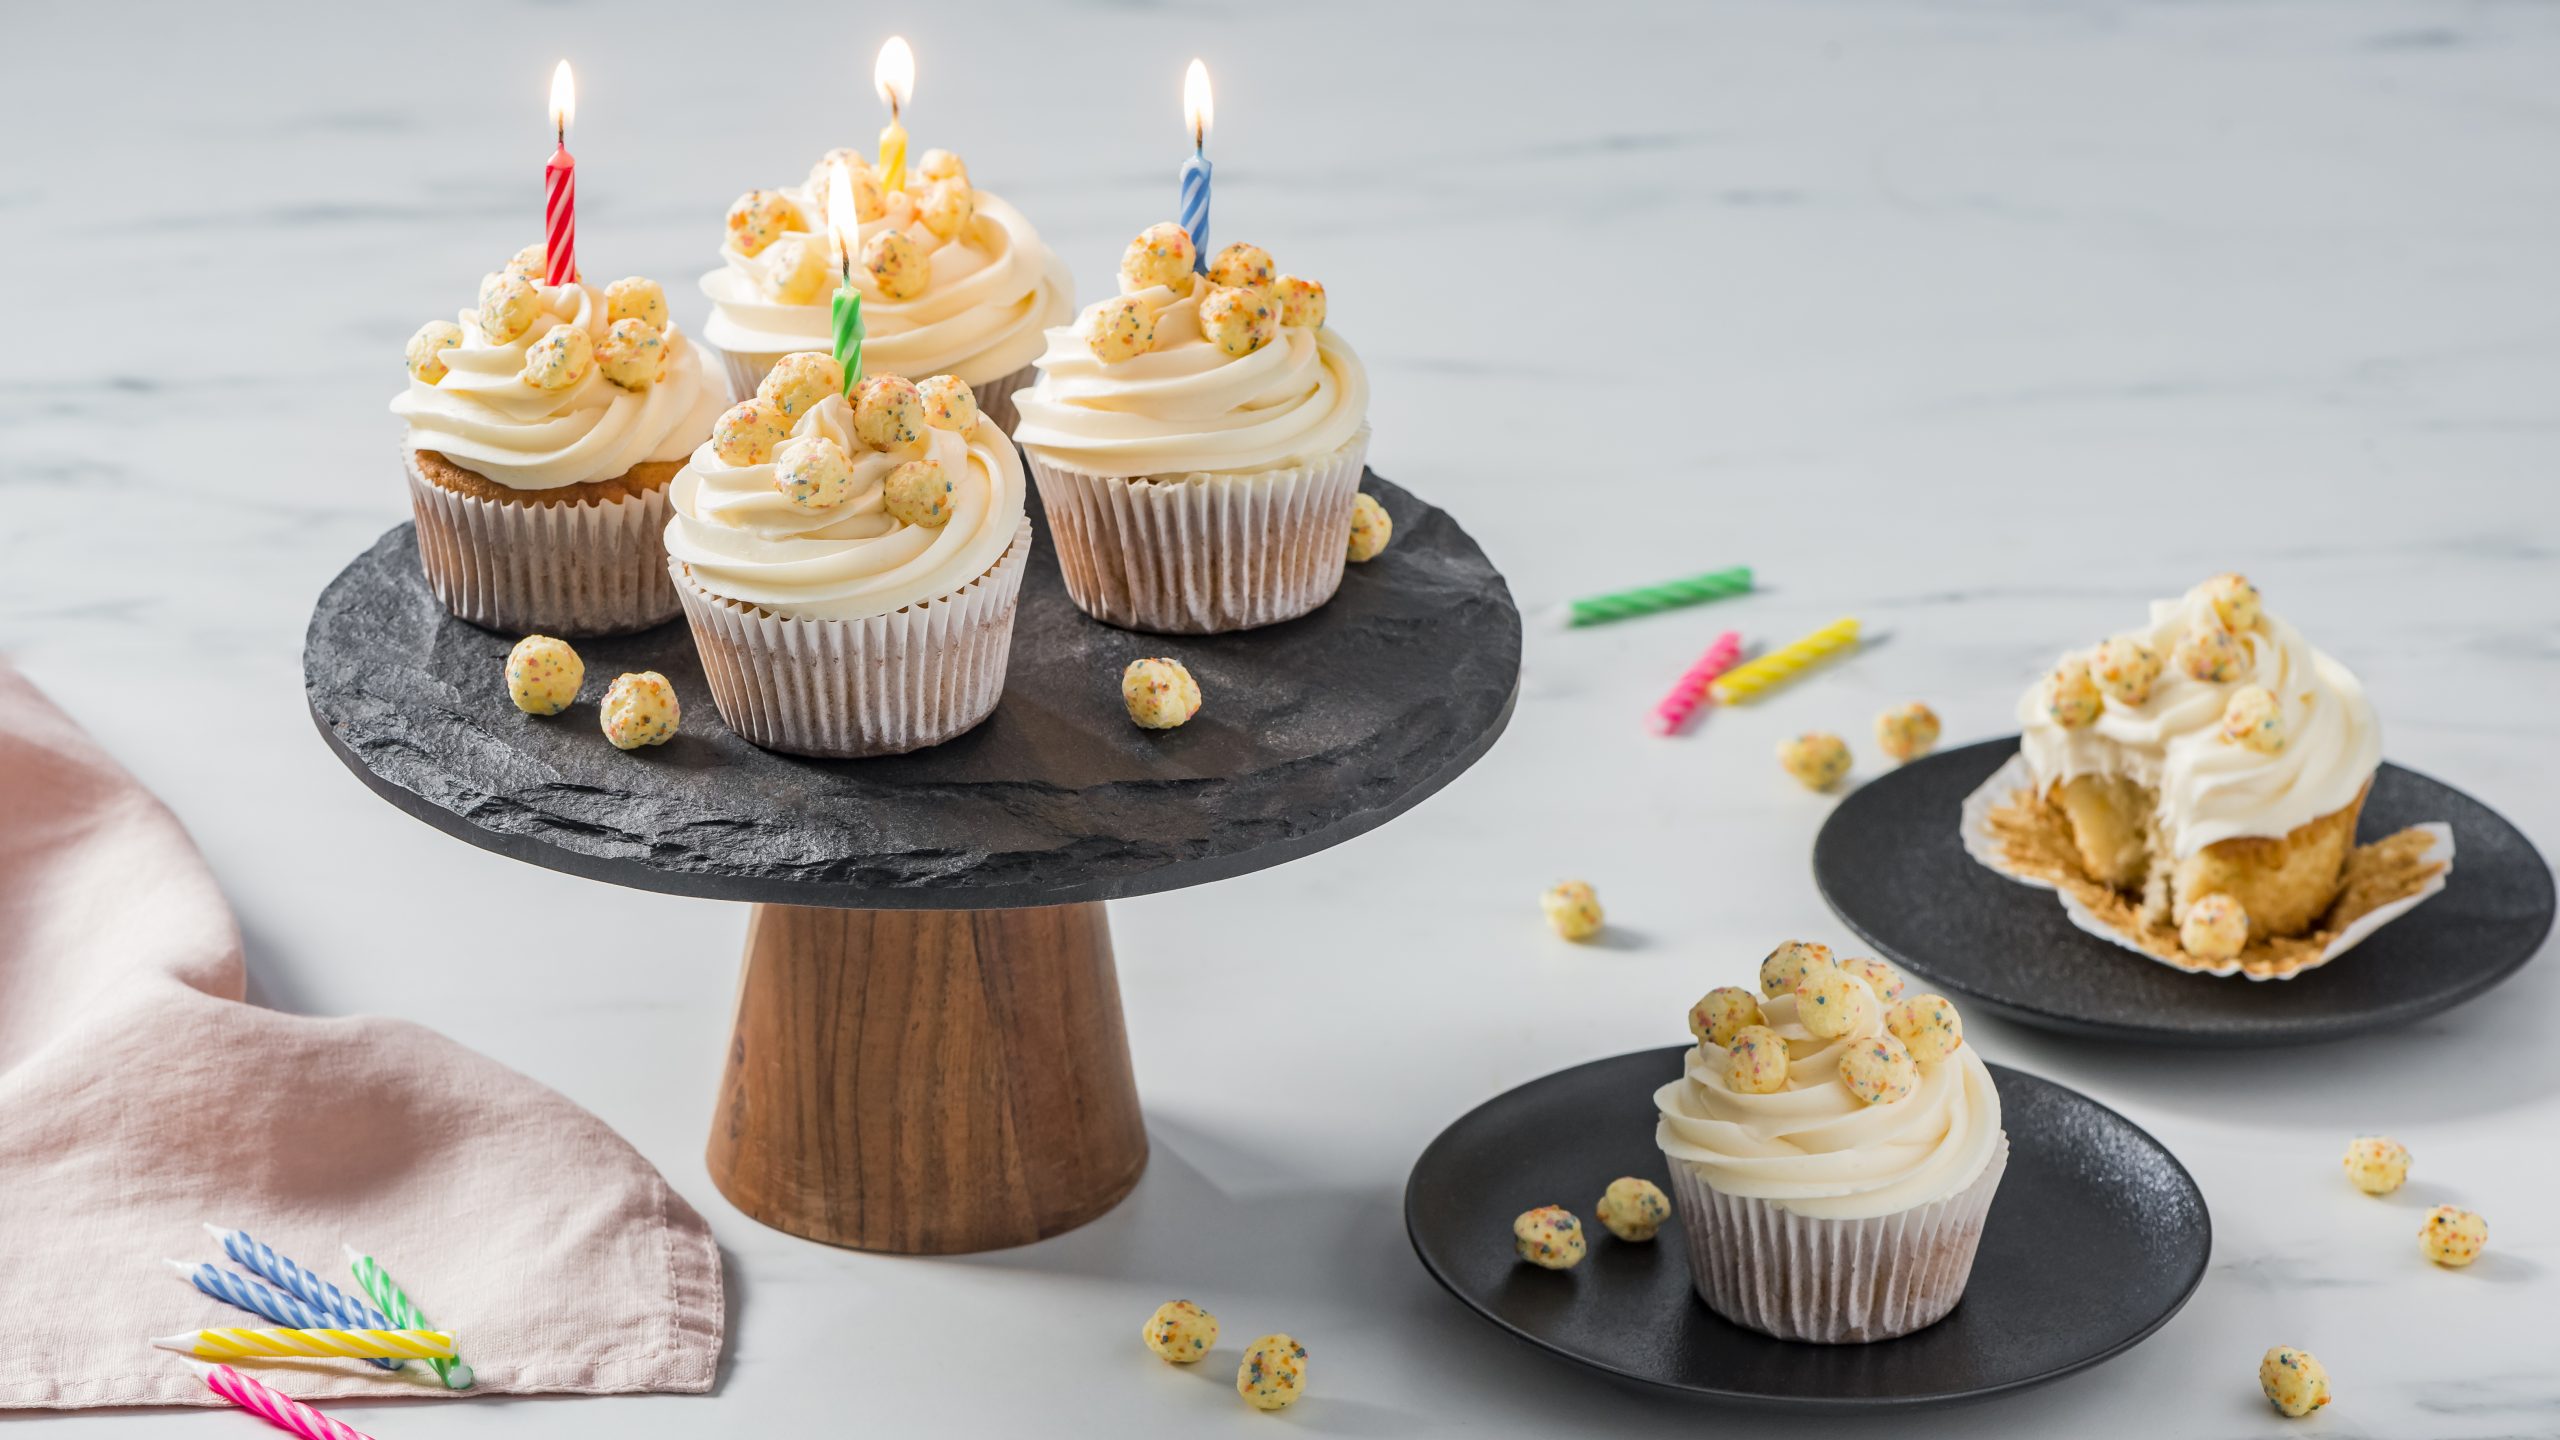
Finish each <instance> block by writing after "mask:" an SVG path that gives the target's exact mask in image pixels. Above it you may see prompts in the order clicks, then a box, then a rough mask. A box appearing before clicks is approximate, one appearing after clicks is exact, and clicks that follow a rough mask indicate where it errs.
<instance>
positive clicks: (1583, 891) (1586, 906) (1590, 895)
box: [1538, 880, 1603, 940]
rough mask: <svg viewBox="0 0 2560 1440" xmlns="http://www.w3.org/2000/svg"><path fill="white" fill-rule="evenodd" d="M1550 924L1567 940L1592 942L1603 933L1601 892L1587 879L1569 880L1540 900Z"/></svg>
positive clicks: (1541, 896) (1550, 890)
mask: <svg viewBox="0 0 2560 1440" xmlns="http://www.w3.org/2000/svg"><path fill="white" fill-rule="evenodd" d="M1538 904H1539V905H1540V907H1542V908H1543V909H1545V911H1546V912H1547V924H1548V926H1549V927H1550V928H1551V929H1553V930H1554V931H1555V932H1556V933H1557V934H1559V935H1561V936H1563V937H1564V938H1566V939H1567V940H1588V939H1590V938H1591V937H1592V936H1594V935H1597V934H1599V933H1600V926H1601V924H1602V923H1603V922H1602V917H1601V913H1600V892H1599V891H1597V890H1594V889H1592V888H1591V885H1590V882H1588V881H1584V880H1567V881H1566V882H1564V883H1563V884H1561V885H1557V886H1554V887H1553V888H1551V889H1549V890H1548V891H1547V892H1546V893H1545V894H1543V895H1540V896H1539V897H1538Z"/></svg>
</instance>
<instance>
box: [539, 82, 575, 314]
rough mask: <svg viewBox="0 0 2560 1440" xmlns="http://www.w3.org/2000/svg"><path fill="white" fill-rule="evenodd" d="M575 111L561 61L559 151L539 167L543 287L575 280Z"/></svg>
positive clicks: (556, 95)
mask: <svg viewBox="0 0 2560 1440" xmlns="http://www.w3.org/2000/svg"><path fill="white" fill-rule="evenodd" d="M577 108H578V90H577V84H576V82H575V81H573V80H571V79H570V78H569V62H568V61H566V60H563V61H561V62H560V68H559V69H557V70H554V71H552V72H551V128H552V130H553V132H554V133H556V134H557V135H558V136H559V137H560V148H559V149H557V150H554V151H552V152H551V162H550V163H549V164H547V165H545V166H543V167H542V252H543V254H544V255H545V256H546V257H547V258H548V259H549V261H550V265H551V268H550V270H549V272H548V273H547V274H545V275H544V276H543V283H544V284H546V285H566V284H568V283H569V282H570V281H572V280H575V279H577V278H578V162H577V161H576V160H575V159H574V158H572V157H571V156H570V154H569V117H570V115H571V114H572V113H574V112H575V111H576V110H577Z"/></svg>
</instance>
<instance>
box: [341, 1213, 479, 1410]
mask: <svg viewBox="0 0 2560 1440" xmlns="http://www.w3.org/2000/svg"><path fill="white" fill-rule="evenodd" d="M344 1248H345V1250H346V1252H347V1264H348V1265H349V1266H350V1267H351V1268H353V1269H354V1271H355V1275H356V1283H357V1284H359V1285H361V1286H363V1287H364V1293H366V1294H367V1295H370V1296H372V1297H373V1303H374V1304H376V1305H379V1306H381V1307H382V1313H383V1314H385V1315H388V1316H390V1317H391V1323H392V1324H393V1325H395V1326H398V1327H400V1328H402V1329H407V1330H424V1329H426V1328H428V1327H427V1317H426V1316H424V1315H421V1314H419V1313H418V1307H417V1305H416V1303H415V1302H413V1301H411V1300H410V1299H409V1292H408V1291H406V1290H403V1289H401V1288H400V1287H399V1286H398V1285H395V1284H393V1283H392V1281H391V1276H390V1274H389V1273H388V1272H387V1271H385V1270H384V1269H383V1268H382V1263H381V1262H380V1261H378V1260H376V1259H374V1258H373V1257H372V1256H370V1255H367V1254H365V1253H364V1252H362V1251H360V1250H358V1249H356V1247H354V1246H353V1245H349V1246H346V1247H344ZM427 1363H428V1364H429V1365H432V1366H434V1367H435V1372H436V1378H437V1379H439V1380H441V1381H443V1382H444V1387H445V1388H446V1389H448V1390H468V1389H470V1388H471V1381H472V1374H471V1367H470V1366H468V1365H465V1364H463V1363H462V1361H461V1360H460V1359H459V1358H456V1359H452V1360H429V1361H428V1362H427Z"/></svg>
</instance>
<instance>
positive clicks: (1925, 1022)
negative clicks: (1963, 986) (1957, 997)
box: [1884, 995, 1964, 1065]
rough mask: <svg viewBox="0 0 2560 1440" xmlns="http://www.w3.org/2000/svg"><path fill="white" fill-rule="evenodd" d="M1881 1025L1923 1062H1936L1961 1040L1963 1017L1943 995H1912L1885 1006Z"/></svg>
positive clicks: (1948, 1054)
mask: <svg viewBox="0 0 2560 1440" xmlns="http://www.w3.org/2000/svg"><path fill="white" fill-rule="evenodd" d="M1884 1028H1885V1029H1886V1031H1888V1032H1889V1033H1891V1034H1892V1036H1893V1038H1894V1039H1896V1040H1899V1041H1901V1042H1902V1048H1904V1049H1905V1050H1908V1051H1910V1052H1911V1058H1912V1059H1914V1060H1917V1061H1919V1062H1920V1063H1921V1064H1923V1065H1935V1064H1937V1063H1938V1062H1939V1061H1941V1060H1944V1059H1946V1058H1947V1057H1948V1056H1950V1055H1953V1054H1954V1053H1956V1051H1957V1050H1958V1049H1959V1048H1961V1047H1962V1046H1963V1044H1964V1017H1963V1016H1961V1015H1958V1014H1957V1013H1956V1007H1955V1005H1954V1004H1953V1003H1952V1002H1950V1001H1949V1000H1948V999H1947V997H1946V996H1944V995H1914V996H1912V997H1911V998H1910V999H1908V1000H1897V1001H1895V1002H1894V1003H1892V1004H1891V1005H1888V1006H1886V1007H1885V1008H1884Z"/></svg>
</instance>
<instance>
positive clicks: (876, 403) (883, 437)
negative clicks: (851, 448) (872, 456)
mask: <svg viewBox="0 0 2560 1440" xmlns="http://www.w3.org/2000/svg"><path fill="white" fill-rule="evenodd" d="M931 428H932V427H931V426H929V425H927V424H926V423H925V418H924V396H922V395H920V394H918V393H917V392H916V387H915V383H914V382H913V381H911V380H908V379H906V378H905V377H903V376H898V375H873V376H871V377H869V378H868V379H865V380H864V381H863V382H862V383H861V384H859V385H856V386H855V387H853V433H854V434H855V435H856V436H858V437H860V438H861V440H862V443H863V444H865V445H868V446H870V447H871V448H872V449H874V450H886V451H889V452H891V453H893V454H895V453H900V452H907V453H912V452H914V451H917V450H921V449H923V448H924V432H925V431H927V430H929V429H931Z"/></svg>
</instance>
